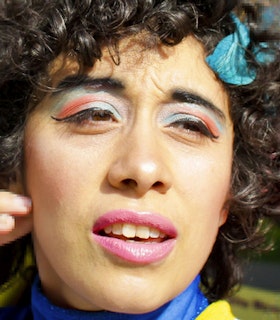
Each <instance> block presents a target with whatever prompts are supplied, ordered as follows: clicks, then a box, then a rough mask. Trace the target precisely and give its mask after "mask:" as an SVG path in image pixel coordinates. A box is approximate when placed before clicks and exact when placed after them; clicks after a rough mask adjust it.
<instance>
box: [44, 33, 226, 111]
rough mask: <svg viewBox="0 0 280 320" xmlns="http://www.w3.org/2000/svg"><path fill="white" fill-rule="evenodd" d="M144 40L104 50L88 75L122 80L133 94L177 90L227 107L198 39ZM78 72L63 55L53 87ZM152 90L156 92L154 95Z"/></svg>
mask: <svg viewBox="0 0 280 320" xmlns="http://www.w3.org/2000/svg"><path fill="white" fill-rule="evenodd" d="M142 37H143V36H142V35H138V36H136V37H129V38H127V39H123V40H122V41H120V43H119V47H118V53H116V52H114V51H112V50H109V49H108V48H104V50H103V55H102V58H101V59H100V60H97V61H96V62H95V64H94V66H93V67H92V68H91V69H89V70H87V75H89V76H90V77H93V78H113V79H117V80H120V81H121V83H123V84H124V87H125V89H126V91H127V92H129V93H130V94H131V95H133V94H135V95H139V94H140V93H143V91H145V93H146V94H148V93H149V92H151V93H152V94H158V95H164V94H165V93H166V92H168V91H170V90H172V88H173V87H176V88H182V89H184V90H185V89H187V90H188V91H191V92H194V93H196V94H199V95H201V96H202V97H205V98H207V99H210V100H211V102H213V103H214V104H217V105H218V106H219V105H223V104H224V105H228V97H227V94H226V92H225V90H224V88H223V86H222V84H221V83H220V81H219V80H218V79H217V77H216V76H215V74H214V72H213V71H212V70H211V69H210V68H209V67H208V65H207V63H206V62H205V57H206V54H205V50H204V47H203V45H202V44H201V43H200V42H199V41H198V40H196V39H195V38H194V37H192V36H188V37H186V38H185V39H184V40H183V41H182V42H181V43H179V44H178V45H176V46H165V45H162V44H158V45H154V46H152V47H147V45H146V44H145V43H144V40H143V38H142ZM116 61H118V62H119V63H116ZM78 70H79V66H78V63H77V62H76V61H74V60H70V59H67V58H65V57H64V56H60V57H59V58H57V59H56V60H55V61H54V62H53V64H52V66H51V69H50V74H51V78H52V81H53V83H52V85H53V86H54V87H56V86H57V85H58V84H59V83H60V82H61V81H62V80H63V79H64V78H66V77H69V76H70V77H71V76H73V75H75V74H77V73H78ZM151 88H154V89H155V90H153V92H152V90H151ZM139 91H140V92H139Z"/></svg>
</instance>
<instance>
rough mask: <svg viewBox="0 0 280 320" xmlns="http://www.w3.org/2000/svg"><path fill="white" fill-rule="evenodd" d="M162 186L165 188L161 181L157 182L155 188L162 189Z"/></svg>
mask: <svg viewBox="0 0 280 320" xmlns="http://www.w3.org/2000/svg"><path fill="white" fill-rule="evenodd" d="M162 186H163V183H162V182H160V181H157V182H155V183H154V184H153V188H160V187H162Z"/></svg>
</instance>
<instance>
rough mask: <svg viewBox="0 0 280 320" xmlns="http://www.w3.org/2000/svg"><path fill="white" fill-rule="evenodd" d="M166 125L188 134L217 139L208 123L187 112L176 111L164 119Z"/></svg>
mask: <svg viewBox="0 0 280 320" xmlns="http://www.w3.org/2000/svg"><path fill="white" fill-rule="evenodd" d="M164 125H165V126H166V127H169V128H175V129H178V130H180V132H182V133H183V134H187V135H202V136H204V137H207V138H210V139H217V138H218V136H215V135H214V134H213V133H212V132H211V130H210V129H209V128H208V126H207V124H206V123H205V122H204V121H203V120H201V119H199V118H198V117H196V116H193V115H191V114H187V113H176V114H172V115H170V116H168V117H167V118H166V119H165V120H164Z"/></svg>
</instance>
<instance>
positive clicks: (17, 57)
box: [0, 0, 280, 301]
mask: <svg viewBox="0 0 280 320" xmlns="http://www.w3.org/2000/svg"><path fill="white" fill-rule="evenodd" d="M232 10H235V12H236V13H237V14H239V15H240V17H242V19H246V21H247V23H248V25H249V27H250V32H251V44H250V47H249V48H248V52H247V58H248V63H249V64H250V65H251V66H252V67H254V68H255V70H256V71H257V77H256V80H255V81H253V82H252V83H251V84H249V85H246V86H242V85H239V86H236V85H229V84H226V83H224V87H225V88H226V90H227V91H228V94H229V96H230V99H231V110H230V111H231V117H232V121H233V124H234V132H235V141H234V159H233V170H232V186H231V199H230V201H229V203H228V207H229V217H228V220H227V222H226V223H225V224H224V225H223V226H222V227H221V228H220V230H219V234H218V237H217V240H216V243H215V245H214V248H213V251H212V253H211V255H210V257H209V259H208V261H207V263H206V265H205V266H204V268H203V270H202V271H201V279H202V284H203V286H204V288H205V292H206V295H207V297H208V299H209V300H210V301H214V300H217V299H219V298H221V297H224V296H225V295H227V294H228V293H229V292H230V291H231V289H232V288H233V287H234V286H235V285H236V284H238V283H239V282H240V279H241V266H240V259H239V258H240V254H242V252H243V251H245V250H248V249H250V250H251V249H252V248H257V247H259V246H260V245H261V243H262V241H263V237H262V236H263V234H264V232H263V230H262V228H261V222H262V220H263V218H264V217H265V216H269V215H273V214H277V213H279V211H280V210H279V194H280V149H279V146H280V134H279V132H280V130H279V129H280V128H279V126H280V122H279V119H280V114H279V113H280V108H279V101H280V58H279V54H278V53H277V52H278V51H279V49H278V50H275V59H274V61H273V62H272V63H270V64H269V65H259V64H258V63H257V61H255V60H254V55H253V49H254V47H255V46H257V45H258V44H259V43H260V42H263V41H266V42H267V46H266V47H265V48H264V49H263V50H268V46H270V47H271V48H274V49H275V48H276V47H275V46H276V44H275V43H276V42H277V40H279V39H278V38H277V37H278V36H277V34H272V33H271V32H270V33H269V32H267V31H265V30H261V29H260V28H258V27H257V26H258V24H257V23H256V20H255V19H257V17H258V12H257V11H256V10H255V9H254V8H253V7H252V6H250V5H248V4H244V3H243V4H242V3H240V2H239V1H237V0H232V1H227V0H206V1H194V0H191V1H183V0H178V1H175V0H161V1H160V0H106V1H105V0H83V1H75V0H48V1H43V0H5V1H1V3H0V48H1V51H0V139H1V140H0V187H1V188H8V187H9V185H10V184H11V183H13V182H14V181H16V179H17V177H18V173H19V172H21V166H22V162H23V160H22V159H23V151H22V150H23V132H24V124H25V120H26V118H27V117H28V113H29V112H30V106H31V107H33V108H36V104H37V103H38V100H39V99H40V98H42V96H43V95H44V92H45V90H47V87H46V83H48V72H47V70H48V66H49V64H50V63H51V62H52V61H53V60H54V59H55V58H56V57H58V55H60V54H61V53H64V54H66V55H71V57H73V58H74V59H76V60H77V61H78V62H79V65H80V72H83V70H86V68H88V67H91V66H92V65H93V64H94V62H95V61H96V60H97V59H100V58H101V57H102V48H103V47H104V46H107V47H109V48H110V50H112V52H114V53H117V52H118V43H119V41H120V40H121V39H123V38H124V37H127V36H130V35H134V34H137V33H139V32H142V31H145V32H146V34H147V37H146V38H147V45H148V46H151V45H153V44H155V43H158V42H161V43H163V44H164V45H167V46H174V45H176V44H178V43H179V42H180V41H181V40H182V39H183V38H184V37H186V36H188V35H189V34H193V35H194V36H195V37H196V38H197V39H199V40H200V41H201V42H202V43H203V44H204V46H205V48H206V50H207V51H208V52H209V53H210V52H211V51H212V50H213V49H214V48H215V46H216V45H217V43H218V42H219V41H220V40H221V39H222V38H224V37H225V36H226V35H228V34H230V33H232V32H233V31H234V29H235V25H234V23H233V22H232V18H231V15H230V12H232ZM148 35H149V36H148ZM278 43H279V42H278ZM112 58H113V57H112ZM119 58H120V57H119ZM114 62H115V63H119V62H120V61H119V59H116V58H115V54H114ZM27 243H28V241H23V239H19V240H17V241H16V242H15V243H10V244H8V245H6V246H4V247H2V248H0V258H1V274H0V283H4V282H5V281H6V280H7V277H8V276H9V274H10V273H11V271H10V270H14V271H15V270H16V268H15V267H14V266H15V264H14V259H15V256H17V257H21V255H20V252H23V251H24V246H26V245H27ZM11 248H12V249H13V250H14V251H11ZM10 252H18V253H19V255H17V254H16V253H15V254H14V255H11V254H9V253H10ZM7 253H8V254H7ZM4 257H5V259H6V260H5V261H6V262H5V266H4V265H3V263H2V261H3V259H4ZM17 262H18V265H19V264H20V263H21V261H20V259H18V261H17ZM11 265H13V269H11ZM2 269H3V271H2Z"/></svg>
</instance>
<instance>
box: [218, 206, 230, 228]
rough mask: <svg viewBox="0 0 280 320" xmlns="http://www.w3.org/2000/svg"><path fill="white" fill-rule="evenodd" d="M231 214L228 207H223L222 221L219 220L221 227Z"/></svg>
mask: <svg viewBox="0 0 280 320" xmlns="http://www.w3.org/2000/svg"><path fill="white" fill-rule="evenodd" d="M228 214H229V209H228V208H223V209H222V210H221V212H220V221H219V227H221V226H222V225H223V224H225V222H226V221H227V217H228Z"/></svg>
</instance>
